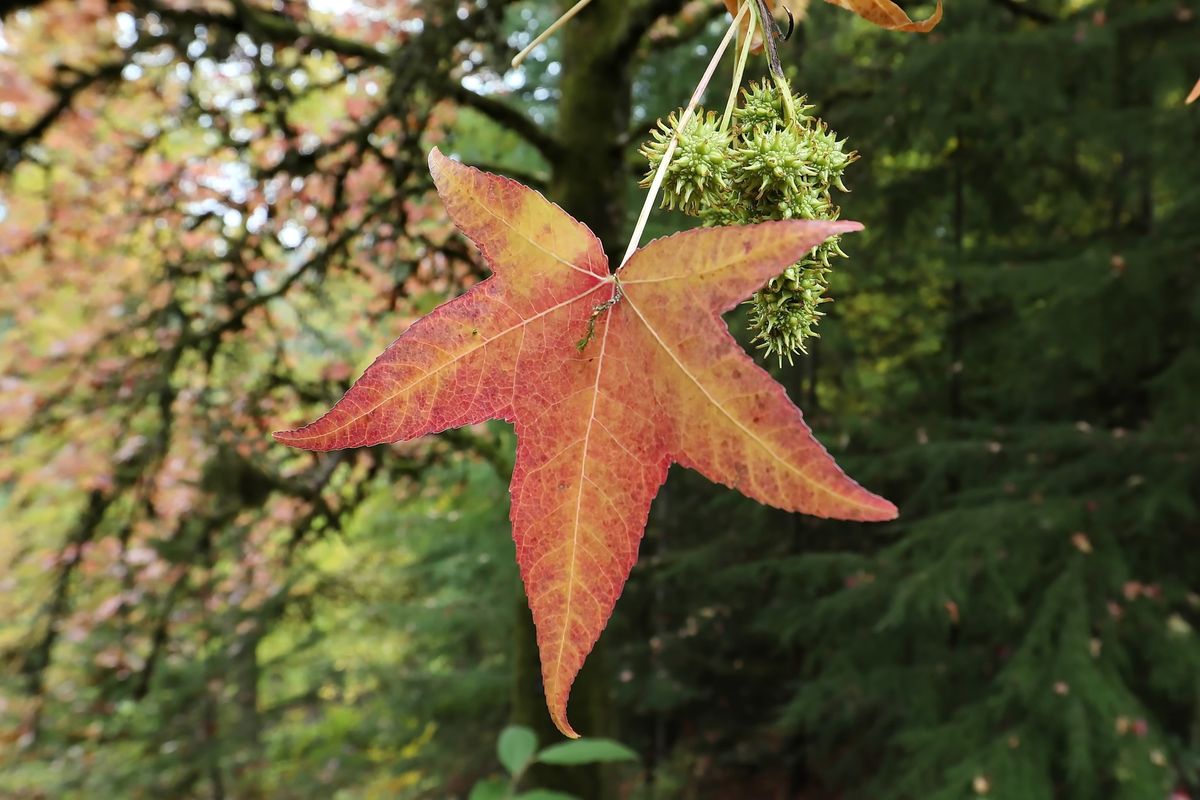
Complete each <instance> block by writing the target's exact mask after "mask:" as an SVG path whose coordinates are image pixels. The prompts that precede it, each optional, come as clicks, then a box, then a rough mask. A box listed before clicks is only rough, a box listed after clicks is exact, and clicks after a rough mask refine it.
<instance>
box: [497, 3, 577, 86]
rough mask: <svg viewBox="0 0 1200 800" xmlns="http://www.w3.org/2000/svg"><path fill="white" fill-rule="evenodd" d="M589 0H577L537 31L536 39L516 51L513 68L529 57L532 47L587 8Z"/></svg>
mask: <svg viewBox="0 0 1200 800" xmlns="http://www.w3.org/2000/svg"><path fill="white" fill-rule="evenodd" d="M590 2H592V0H579V2H578V3H576V4H575V5H573V6H571V8H570V9H568V11H567V13H565V14H563V15H562V16H561V17H559V18H558V19H556V20H554V22H552V23H550V27H548V28H546V30H544V31H542V32H541V33H539V34H538V35H537V38H536V39H534V40H533V41H532V42H530V43H529V44H527V45H526V46H525V49H524V50H522V51H521V52H519V53H517V54H516V56H514V57H513V60H512V65H513V69H516V68H517V67H519V66H521V62H522V61H524V60H525V59H527V58H529V54H530V53H532V52H533V49H534V48H535V47H537V46H538V45H539V44H541V43H542V42H544V41H546V40H547V39H549V38H550V37H551V36H553V35H554V34H555V32H556V31H557V30H558V29H559V28H561V27H562V26H563V25H566V24H567V23H568V22H570V21H571V20H572V19H574V17H575V15H576V14H578V13H579V12H580V11H583V9H585V8H587V5H588V3H590Z"/></svg>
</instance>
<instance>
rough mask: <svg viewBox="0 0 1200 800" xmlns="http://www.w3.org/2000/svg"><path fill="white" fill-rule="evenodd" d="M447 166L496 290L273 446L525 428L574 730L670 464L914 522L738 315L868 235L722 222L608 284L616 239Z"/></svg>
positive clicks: (433, 158)
mask: <svg viewBox="0 0 1200 800" xmlns="http://www.w3.org/2000/svg"><path fill="white" fill-rule="evenodd" d="M429 163H430V169H431V171H432V172H433V177H434V180H435V182H436V183H437V188H438V193H439V194H440V195H441V198H442V202H443V203H444V204H445V206H446V210H447V211H448V212H449V213H450V216H451V218H452V219H453V220H454V222H455V224H456V225H457V226H458V227H459V229H460V230H462V232H463V233H465V234H466V235H467V236H468V237H470V239H471V240H472V241H474V242H475V244H476V245H478V247H479V249H480V251H481V252H482V253H483V256H484V258H485V259H486V260H487V262H488V264H489V265H490V267H491V269H492V271H493V273H494V274H493V276H492V277H491V278H489V279H488V280H485V281H483V282H482V283H480V284H478V285H477V286H475V287H473V288H472V289H471V290H470V291H468V292H467V293H466V294H464V295H463V296H461V297H459V298H457V299H455V300H452V301H450V302H448V303H446V304H445V305H442V306H441V307H439V308H437V309H435V310H434V311H433V312H432V313H430V314H429V315H428V316H426V317H425V318H423V319H421V320H420V321H418V322H417V323H415V324H414V325H413V326H412V327H411V328H409V330H408V331H407V332H406V333H405V334H404V335H402V336H401V337H400V338H399V339H397V340H396V341H395V342H394V343H393V344H392V345H391V346H390V347H388V349H387V350H385V351H384V353H383V355H381V356H380V357H379V359H378V360H376V361H375V363H374V364H372V365H371V366H370V367H369V368H368V369H367V371H366V373H365V374H364V375H363V376H362V377H361V378H360V379H359V380H358V382H357V383H356V384H354V386H353V387H352V388H351V389H350V391H349V392H347V393H346V396H345V397H343V398H342V399H341V400H340V401H339V402H338V403H337V405H335V406H334V407H333V409H332V410H331V411H330V412H329V413H327V414H326V415H325V416H323V417H321V418H320V419H319V420H317V421H316V422H314V423H313V424H311V425H308V426H306V427H303V428H300V429H298V430H293V431H287V432H281V433H277V434H276V435H275V437H276V438H277V439H278V440H279V441H280V442H283V443H284V444H288V445H292V446H294V447H301V448H305V449H308V450H336V449H341V448H347V447H365V446H369V445H375V444H380V443H383V442H396V441H401V440H408V439H413V438H416V437H418V436H424V435H426V434H430V433H436V432H438V431H443V430H446V429H448V428H454V427H458V426H462V425H472V424H475V423H479V422H483V421H484V420H489V419H502V420H507V421H509V422H512V423H514V425H515V426H516V432H517V443H518V444H517V459H516V467H515V469H514V471H513V477H512V486H511V488H510V491H511V494H512V524H513V538H514V540H515V541H516V549H517V561H518V564H519V566H520V571H521V577H522V579H523V580H524V582H525V589H526V593H527V595H528V597H529V606H530V608H531V609H532V611H533V618H534V622H535V624H536V626H537V640H538V648H539V651H540V653H541V662H542V679H543V683H544V688H545V693H546V703H547V706H548V707H549V710H550V715H551V717H552V718H553V720H554V723H555V725H556V726H558V728H559V730H561V731H562V732H563V733H564V734H566V735H568V736H574V735H575V733H574V731H573V730H572V729H571V727H570V725H569V724H568V722H567V713H566V711H567V697H568V695H569V693H570V688H571V684H572V683H573V682H574V680H575V676H576V675H577V674H578V673H579V669H580V667H581V666H582V665H583V661H584V658H585V657H586V656H587V654H588V652H589V651H590V650H591V649H592V647H593V645H594V644H595V643H596V640H597V639H598V638H599V636H600V632H601V630H603V628H604V626H605V624H606V623H607V622H608V618H609V616H610V615H611V614H612V610H613V606H614V605H615V604H616V601H617V597H618V596H619V595H620V594H621V589H622V587H623V586H624V584H625V580H626V578H627V577H628V576H629V572H630V570H631V569H632V568H633V564H634V562H635V561H636V560H637V552H638V544H639V542H640V540H641V538H642V532H643V530H644V529H645V527H646V518H647V515H648V513H649V510H650V501H651V500H652V499H653V498H654V495H655V494H656V493H657V492H658V489H659V487H660V486H661V485H662V483H663V481H664V480H665V479H666V475H667V468H668V467H669V466H670V465H671V464H672V463H679V464H682V465H684V466H686V467H690V468H691V469H694V470H696V471H698V472H700V473H701V474H703V475H705V476H706V477H708V478H709V479H710V480H712V481H715V482H717V483H722V484H725V485H726V486H731V487H733V488H735V489H737V490H738V491H740V492H742V493H743V494H745V495H747V496H749V497H753V498H754V499H756V500H759V501H760V502H763V503H767V504H770V505H772V506H776V507H777V508H782V509H787V510H789V511H801V512H804V513H806V514H813V515H816V516H821V517H835V518H839V519H847V520H887V519H892V518H893V517H895V516H896V508H895V506H893V505H892V504H891V503H889V502H888V501H886V500H884V499H883V498H880V497H877V496H875V495H873V494H871V493H870V492H868V491H867V490H865V489H863V488H862V487H861V486H859V485H858V484H856V483H855V482H854V481H852V480H850V479H849V478H848V477H846V475H845V474H844V473H843V472H842V471H841V469H839V468H838V466H837V464H835V463H834V461H833V459H832V458H831V457H830V456H829V454H828V453H827V452H825V449H824V448H823V447H822V446H821V445H820V444H819V443H818V442H817V441H816V440H815V439H814V438H813V436H812V433H811V432H810V431H809V429H808V426H807V425H805V424H804V420H803V419H802V417H801V414H800V410H799V409H797V408H796V407H795V406H794V405H792V403H791V402H790V401H789V400H788V398H787V395H786V394H785V393H784V390H783V387H781V386H780V385H779V384H777V383H776V382H775V381H774V380H772V379H771V377H770V376H769V375H768V374H767V373H766V372H765V371H764V370H762V369H761V368H760V367H758V366H757V365H756V364H755V363H754V362H753V361H752V360H751V359H750V358H749V357H748V356H747V355H746V353H745V352H744V351H743V350H742V349H741V348H740V347H739V346H738V344H737V342H736V341H734V339H733V337H732V336H730V334H729V330H728V328H727V327H726V326H725V323H724V321H723V320H722V319H721V314H722V312H725V311H728V310H729V309H731V308H732V307H733V306H735V305H736V304H737V303H738V302H740V301H742V300H743V299H745V298H746V297H747V296H748V295H750V294H751V293H752V292H754V291H755V290H756V289H758V288H760V287H761V286H762V285H763V283H765V282H766V281H767V280H768V279H770V278H772V277H774V276H776V275H778V274H779V273H780V272H782V271H783V270H784V268H785V267H786V266H787V265H788V264H791V263H793V262H795V261H796V260H798V259H800V258H801V257H803V256H804V255H806V254H807V253H808V252H809V251H811V250H812V249H813V248H814V247H815V246H817V245H819V244H820V243H821V242H823V241H824V240H825V239H827V238H828V237H830V236H832V235H834V234H838V233H846V232H849V231H855V230H858V229H859V228H860V227H861V226H859V225H858V223H855V222H808V221H788V222H767V223H763V224H760V225H750V226H744V227H732V228H704V229H700V230H694V231H689V232H687V233H681V234H677V235H675V236H671V237H668V238H665V239H659V240H657V241H655V242H653V243H651V244H649V245H647V246H646V247H644V248H642V249H641V250H639V251H638V252H637V253H636V254H635V255H634V256H633V258H631V259H630V260H629V262H628V263H627V264H626V265H625V266H624V267H623V268H621V269H620V270H618V271H617V272H616V273H610V271H609V267H608V261H607V259H606V257H605V255H604V251H603V249H602V247H601V245H600V242H599V240H597V239H596V237H595V236H594V235H592V233H591V231H589V230H588V229H587V227H585V226H584V225H583V224H581V223H579V222H577V221H576V220H574V219H573V218H571V216H570V215H568V214H567V213H566V212H565V211H563V210H562V209H561V208H559V207H558V206H556V205H554V204H552V203H550V202H549V201H548V200H546V199H545V198H544V197H542V196H541V195H540V194H538V193H536V192H534V191H532V190H531V189H528V188H526V187H524V186H522V185H521V184H519V183H516V182H514V181H511V180H508V179H506V178H502V177H499V176H496V175H490V174H487V173H484V172H480V171H478V170H475V169H472V168H470V167H467V166H464V165H462V164H459V163H458V162H455V161H453V160H451V159H449V158H447V157H445V156H443V155H442V154H441V153H439V152H438V151H437V150H434V151H433V153H431V154H430V157H429ZM607 304H611V305H608V307H606V308H603V309H602V310H599V311H597V307H598V306H605V305H607ZM589 321H591V322H593V323H594V331H593V334H592V336H591V338H590V340H589V341H588V343H587V344H586V346H584V347H583V348H582V350H581V349H580V348H579V347H577V343H578V342H579V341H580V339H581V337H583V336H584V334H585V333H586V331H587V330H588V327H589Z"/></svg>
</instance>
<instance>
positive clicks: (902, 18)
mask: <svg viewBox="0 0 1200 800" xmlns="http://www.w3.org/2000/svg"><path fill="white" fill-rule="evenodd" d="M825 2H827V3H832V4H833V5H835V6H841V7H842V8H845V9H848V10H850V11H853V12H854V13H855V14H858V15H859V16H860V17H862V18H863V19H865V20H867V21H868V22H872V23H874V24H876V25H878V26H879V27H881V28H887V29H888V30H889V31H906V32H910V33H929V32H930V31H931V30H933V29H934V28H935V27H936V26H937V24H938V23H939V22H941V21H942V0H938V4H937V8H936V9H934V12H933V14H932V15H931V16H930V17H929V19H927V20H924V21H923V22H913V21H912V19H911V18H910V17H909V16H908V14H906V13H904V9H902V8H900V6H898V5H896V4H895V3H893V2H892V0H825ZM740 3H741V0H725V7H726V8H728V9H729V13H730V14H736V13H737V10H738V6H739V4H740ZM777 4H778V5H781V6H783V7H784V8H787V9H788V10H789V11H790V12H791V13H792V14H793V16H794V17H796V18H802V17H803V16H804V13H805V11H806V10H807V6H808V3H807V1H805V2H797V0H778V3H777V0H767V7H768V8H770V9H771V10H772V11H774V10H775V6H776V5H777ZM749 24H750V23H749V20H748V19H747V21H746V22H743V23H742V35H743V36H744V35H745V32H746V30H747V29H748V27H749ZM755 47H756V48H757V47H758V45H757V44H756V45H755Z"/></svg>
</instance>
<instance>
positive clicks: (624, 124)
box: [513, 0, 682, 800]
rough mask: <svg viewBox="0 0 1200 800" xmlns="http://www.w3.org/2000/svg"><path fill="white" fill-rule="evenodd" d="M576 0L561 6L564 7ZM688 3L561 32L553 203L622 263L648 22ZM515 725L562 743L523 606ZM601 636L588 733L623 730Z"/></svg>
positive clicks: (589, 780) (590, 784)
mask: <svg viewBox="0 0 1200 800" xmlns="http://www.w3.org/2000/svg"><path fill="white" fill-rule="evenodd" d="M569 5H570V3H563V4H562V6H563V7H562V10H564V11H565V10H566V8H567V7H568V6H569ZM681 5H682V2H681V0H594V2H593V3H592V4H591V5H590V6H589V7H588V8H587V10H585V11H584V12H583V13H582V14H580V15H579V16H578V17H576V18H575V19H574V20H573V21H572V22H571V23H570V24H569V25H568V26H567V27H566V28H565V29H564V30H563V32H562V34H561V35H562V37H563V77H562V84H561V89H562V94H561V99H560V102H559V120H558V131H557V138H558V140H559V142H560V144H561V145H562V156H561V157H560V158H559V159H557V160H556V162H555V163H554V164H553V165H552V167H553V173H552V176H551V180H550V183H549V186H548V192H547V193H548V195H549V196H550V199H552V200H554V201H555V202H556V203H558V204H559V205H561V206H562V207H563V208H564V209H566V210H567V211H568V212H570V213H571V214H572V215H573V216H574V217H576V218H577V219H579V220H580V221H582V222H583V223H584V224H586V225H587V226H588V227H589V228H591V229H592V231H593V232H594V233H595V234H596V236H597V237H599V239H600V241H601V242H603V244H604V249H605V252H606V253H607V254H608V257H609V261H610V263H611V264H612V266H613V267H614V268H615V266H616V265H617V263H618V261H619V259H620V258H621V255H622V254H623V253H624V249H625V244H626V241H625V237H626V236H627V234H628V231H627V230H626V225H625V202H624V200H625V195H626V191H627V189H628V183H627V181H628V177H627V176H628V175H629V169H628V167H627V165H626V163H625V142H624V138H625V133H626V131H628V130H629V127H630V110H631V105H632V85H633V60H634V55H635V51H636V49H637V46H638V43H639V41H640V40H641V38H642V36H643V34H644V33H645V31H646V29H647V28H648V27H649V25H650V23H651V22H653V20H654V19H655V18H656V17H657V16H658V15H660V14H666V13H670V12H672V11H675V10H677V9H678V8H679V7H680V6H681ZM517 613H518V625H517V629H516V630H517V633H516V652H515V669H514V686H513V721H514V722H515V723H517V724H521V725H526V726H528V727H530V728H532V729H534V730H535V731H536V732H537V734H538V740H539V741H540V742H542V743H543V744H546V743H549V742H556V741H561V740H562V735H561V734H560V733H559V732H558V731H557V730H555V729H554V726H553V725H552V724H551V722H550V717H549V715H548V714H547V712H546V708H545V703H544V699H543V694H542V680H541V671H540V665H539V661H538V652H537V644H536V640H535V632H534V627H533V620H532V617H531V615H530V612H529V608H528V605H527V604H526V601H525V598H524V597H522V598H521V600H520V602H519V603H518V608H517ZM604 651H605V643H604V640H603V638H602V639H601V641H600V643H599V644H598V645H597V647H596V649H595V650H594V651H593V652H592V654H591V655H590V656H589V658H588V661H587V664H586V665H585V666H584V668H583V671H582V672H581V673H580V675H579V678H578V679H577V680H576V681H575V685H574V687H573V689H572V692H571V704H570V717H571V722H572V724H573V725H574V726H575V728H576V730H578V731H579V732H580V733H582V734H583V735H585V736H614V735H616V722H617V720H616V717H615V714H614V711H613V708H612V702H611V681H610V680H609V677H610V676H609V674H608V670H607V668H606V664H605V654H604ZM527 786H528V787H532V786H537V787H544V788H549V789H557V790H559V791H565V792H569V793H571V794H573V795H576V796H577V797H580V798H583V800H608V799H609V798H615V797H616V796H617V795H616V790H617V786H616V780H615V775H614V771H613V770H612V769H611V768H603V767H587V768H581V767H576V768H573V769H570V770H566V769H553V768H544V767H543V768H538V769H535V770H533V771H532V772H531V773H530V775H529V778H528V779H527Z"/></svg>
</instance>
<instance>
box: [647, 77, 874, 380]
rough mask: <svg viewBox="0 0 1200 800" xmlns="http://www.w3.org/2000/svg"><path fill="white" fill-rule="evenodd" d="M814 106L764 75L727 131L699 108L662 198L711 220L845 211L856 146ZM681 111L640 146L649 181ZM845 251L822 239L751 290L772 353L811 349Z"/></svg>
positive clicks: (759, 335)
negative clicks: (837, 196) (842, 197)
mask: <svg viewBox="0 0 1200 800" xmlns="http://www.w3.org/2000/svg"><path fill="white" fill-rule="evenodd" d="M785 100H787V101H786V102H785ZM789 108H790V111H789ZM810 108H811V106H806V105H805V104H804V98H803V97H798V96H792V97H791V98H785V96H784V94H783V92H782V91H781V90H780V88H779V87H778V86H777V85H776V84H775V83H773V82H765V83H763V84H751V86H750V87H749V89H747V90H745V91H743V92H742V94H741V96H740V102H739V104H738V105H737V106H736V107H735V108H734V109H733V114H732V123H733V125H732V127H731V129H728V130H723V129H722V125H721V122H720V121H719V120H717V119H716V117H715V116H714V115H713V114H711V113H709V114H703V113H701V114H697V116H696V117H695V118H694V119H693V120H692V121H690V122H689V123H688V125H687V126H686V127H685V129H684V131H683V132H682V134H681V136H680V141H679V145H678V150H677V154H676V156H675V159H674V160H673V161H672V162H671V164H670V166H669V167H668V169H667V176H666V180H665V182H664V187H663V206H664V207H668V208H678V209H680V210H682V211H684V212H685V213H688V214H691V215H693V216H698V217H700V219H701V220H702V221H703V223H704V224H705V225H709V226H716V225H745V224H750V223H755V222H764V221H767V220H776V219H812V220H833V219H837V217H838V214H839V209H838V207H837V206H836V205H835V204H834V202H833V199H832V197H831V192H832V190H833V189H839V190H841V191H845V189H846V187H845V185H844V184H843V182H842V173H843V172H844V170H845V169H846V167H847V166H849V165H850V164H851V163H852V162H853V161H854V160H855V158H856V155H855V153H853V152H847V151H846V149H845V141H838V139H837V136H836V135H835V134H834V133H833V132H832V131H831V130H829V128H828V126H826V125H825V123H824V122H822V121H821V120H819V119H816V118H815V117H812V116H811V115H810V114H809V109H810ZM789 114H790V116H789ZM677 119H678V117H677V115H675V114H672V115H671V116H670V117H669V118H668V120H667V122H666V123H663V122H659V127H658V130H656V131H654V133H653V137H652V139H651V141H649V142H647V143H646V144H645V145H644V146H643V147H642V150H641V152H642V154H643V155H644V156H645V157H646V158H647V159H648V160H649V161H650V174H649V175H648V176H647V178H646V180H645V181H644V182H643V185H648V184H649V183H650V181H651V180H652V178H653V175H654V173H655V171H656V170H657V169H658V166H659V164H660V163H661V162H662V159H663V157H664V154H665V152H666V150H667V146H668V143H669V141H670V138H671V134H672V132H673V131H674V129H675V126H676V125H677ZM842 256H845V253H843V252H842V250H841V248H840V247H839V245H838V242H837V239H836V238H834V239H831V240H830V241H827V242H824V243H823V244H821V245H820V246H818V247H816V248H814V249H813V251H812V252H811V253H809V254H808V255H807V256H805V257H804V258H803V259H801V260H800V261H798V262H797V263H795V264H793V265H792V266H790V267H788V268H787V270H785V271H784V273H783V274H782V275H780V276H779V277H777V278H775V279H773V280H771V281H770V282H768V284H767V285H766V286H764V287H763V288H762V289H761V290H760V291H759V292H757V293H756V294H755V295H754V297H753V298H751V300H750V301H749V303H750V324H751V327H752V328H753V330H754V332H755V337H754V338H755V341H756V342H758V346H759V348H760V349H762V350H764V351H766V353H767V355H769V356H776V357H777V358H778V359H779V360H780V362H782V361H783V359H785V358H786V359H787V360H788V361H789V362H790V361H791V360H792V358H793V357H794V356H795V354H796V353H803V352H806V349H805V348H806V342H807V340H808V339H810V338H812V337H815V336H816V335H817V333H816V330H815V328H816V326H817V324H818V322H820V319H821V317H822V316H824V314H823V312H822V311H821V306H822V305H823V304H825V303H827V302H829V298H828V297H826V291H827V290H828V288H829V275H830V273H831V269H830V263H831V260H832V259H834V258H836V257H842Z"/></svg>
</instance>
